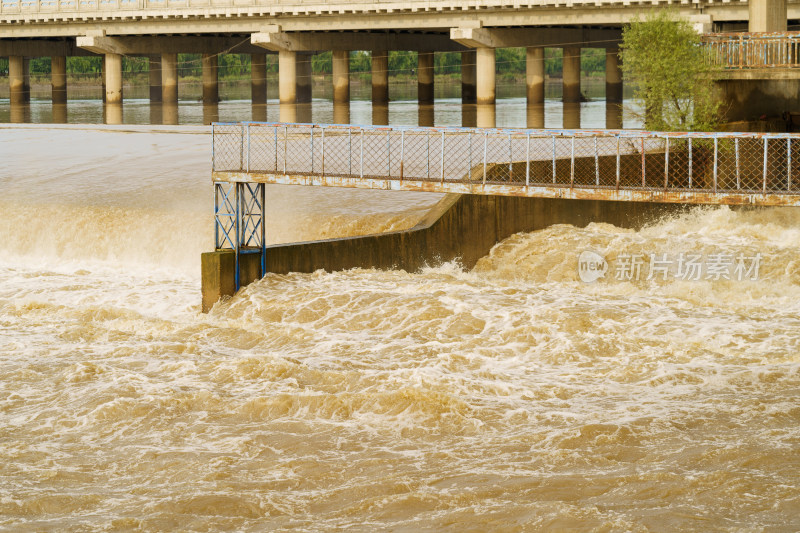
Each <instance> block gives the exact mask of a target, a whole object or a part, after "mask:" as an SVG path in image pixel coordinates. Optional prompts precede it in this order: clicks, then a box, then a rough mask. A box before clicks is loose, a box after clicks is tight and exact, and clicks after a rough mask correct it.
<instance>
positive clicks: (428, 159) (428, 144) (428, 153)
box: [425, 130, 431, 179]
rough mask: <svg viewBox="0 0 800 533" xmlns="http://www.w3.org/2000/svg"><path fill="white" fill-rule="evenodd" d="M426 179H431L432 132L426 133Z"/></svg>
mask: <svg viewBox="0 0 800 533" xmlns="http://www.w3.org/2000/svg"><path fill="white" fill-rule="evenodd" d="M425 178H426V179H431V132H430V131H427V130H426V131H425Z"/></svg>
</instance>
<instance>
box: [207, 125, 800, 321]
mask: <svg viewBox="0 0 800 533" xmlns="http://www.w3.org/2000/svg"><path fill="white" fill-rule="evenodd" d="M212 179H213V182H214V229H215V244H214V248H215V250H214V252H209V253H206V254H203V257H202V271H203V308H204V310H208V309H210V308H211V307H212V306H213V304H214V303H216V302H217V301H218V300H219V299H220V298H222V297H224V296H226V295H232V294H234V293H235V292H236V291H237V290H238V289H239V288H240V287H241V286H243V285H246V284H247V283H250V282H251V281H253V280H255V279H258V278H260V277H262V276H264V275H265V274H266V273H268V272H273V273H288V272H313V271H315V270H318V269H324V270H328V271H334V270H341V269H348V268H355V267H363V268H401V269H405V270H410V271H413V270H416V269H419V268H420V267H422V266H424V265H425V264H430V263H432V262H434V261H448V260H451V259H458V260H459V261H460V262H461V263H462V264H463V265H464V266H465V267H471V266H473V265H474V264H475V263H476V262H477V260H478V259H479V258H480V257H482V256H484V255H486V254H487V253H488V252H489V250H490V249H491V247H492V246H494V245H495V244H496V243H497V242H499V241H501V240H503V239H505V238H506V237H509V236H510V235H512V234H514V233H517V232H521V231H534V230H537V229H542V228H545V227H548V226H550V225H553V224H574V225H577V226H583V225H586V224H588V223H589V222H607V223H611V224H614V225H617V226H620V227H639V226H641V225H642V224H643V223H645V222H646V221H648V220H652V219H653V218H654V217H657V216H660V215H663V214H665V213H667V212H674V211H675V209H681V208H683V207H684V206H686V205H693V204H710V205H734V206H800V134H790V133H774V134H758V133H658V132H647V131H638V130H617V131H615V130H598V131H589V130H524V129H487V128H419V127H414V128H410V127H380V126H371V127H361V126H336V125H318V124H286V123H275V124H268V123H237V124H215V125H214V126H213V164H212ZM265 184H288V185H309V186H326V187H351V188H369V189H383V190H396V191H427V192H437V193H445V196H444V197H443V199H442V200H441V201H440V202H439V203H438V204H437V205H436V206H435V207H434V208H433V209H432V210H431V212H430V213H428V215H427V216H425V217H424V218H423V219H422V220H421V221H420V222H419V223H418V224H417V225H416V226H415V227H413V228H411V229H409V230H406V231H398V232H392V233H384V234H379V235H370V236H365V237H349V238H340V239H329V240H322V241H314V242H305V243H294V244H279V245H267V244H266V243H267V234H268V232H269V228H267V227H266V224H265V215H266V213H265V209H266V189H265Z"/></svg>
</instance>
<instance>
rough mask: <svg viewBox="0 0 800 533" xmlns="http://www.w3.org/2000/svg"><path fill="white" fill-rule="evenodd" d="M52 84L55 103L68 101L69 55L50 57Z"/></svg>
mask: <svg viewBox="0 0 800 533" xmlns="http://www.w3.org/2000/svg"><path fill="white" fill-rule="evenodd" d="M50 84H51V85H52V88H53V89H52V100H53V103H54V104H66V103H67V56H51V57H50Z"/></svg>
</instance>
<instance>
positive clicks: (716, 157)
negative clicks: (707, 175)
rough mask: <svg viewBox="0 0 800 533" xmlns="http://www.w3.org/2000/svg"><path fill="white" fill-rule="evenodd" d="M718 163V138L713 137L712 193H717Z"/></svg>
mask: <svg viewBox="0 0 800 533" xmlns="http://www.w3.org/2000/svg"><path fill="white" fill-rule="evenodd" d="M718 161H719V138H717V137H714V192H715V193H716V192H717V165H718Z"/></svg>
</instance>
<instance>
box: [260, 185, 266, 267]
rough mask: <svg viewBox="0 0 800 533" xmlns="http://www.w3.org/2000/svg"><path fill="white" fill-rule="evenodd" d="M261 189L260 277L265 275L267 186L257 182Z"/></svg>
mask: <svg viewBox="0 0 800 533" xmlns="http://www.w3.org/2000/svg"><path fill="white" fill-rule="evenodd" d="M259 189H261V277H262V278H263V277H264V276H266V275H267V198H266V190H267V186H266V184H264V183H261V184H259Z"/></svg>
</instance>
